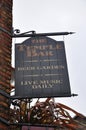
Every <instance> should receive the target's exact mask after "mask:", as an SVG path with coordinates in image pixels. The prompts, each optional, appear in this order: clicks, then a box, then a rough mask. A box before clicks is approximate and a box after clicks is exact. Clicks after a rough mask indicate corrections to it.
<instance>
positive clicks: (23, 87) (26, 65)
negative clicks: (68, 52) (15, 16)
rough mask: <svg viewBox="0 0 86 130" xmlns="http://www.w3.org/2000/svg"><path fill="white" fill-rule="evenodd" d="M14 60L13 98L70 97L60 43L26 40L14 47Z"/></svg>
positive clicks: (63, 51) (33, 38)
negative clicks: (14, 96)
mask: <svg viewBox="0 0 86 130" xmlns="http://www.w3.org/2000/svg"><path fill="white" fill-rule="evenodd" d="M15 60H16V61H15V94H16V96H23V97H24V96H25V97H26V96H27V97H29V98H39V97H69V96H71V91H70V83H69V78H68V71H67V63H66V56H65V48H64V42H63V41H55V40H53V39H51V38H48V37H32V38H29V39H27V40H25V41H24V42H23V43H22V44H16V46H15Z"/></svg>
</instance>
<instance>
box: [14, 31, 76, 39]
mask: <svg viewBox="0 0 86 130" xmlns="http://www.w3.org/2000/svg"><path fill="white" fill-rule="evenodd" d="M74 33H75V32H53V33H32V34H27V33H22V34H13V36H12V37H13V38H20V37H36V36H63V35H69V34H74Z"/></svg>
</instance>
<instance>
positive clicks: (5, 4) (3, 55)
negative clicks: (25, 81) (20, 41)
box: [0, 0, 12, 130]
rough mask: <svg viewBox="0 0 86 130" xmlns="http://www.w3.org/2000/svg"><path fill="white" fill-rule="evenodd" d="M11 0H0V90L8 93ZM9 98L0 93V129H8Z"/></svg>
mask: <svg viewBox="0 0 86 130" xmlns="http://www.w3.org/2000/svg"><path fill="white" fill-rule="evenodd" d="M11 31H12V0H0V92H2V93H3V92H5V93H7V94H10V79H11V43H12V38H11ZM9 106H10V104H9V99H8V98H7V97H5V96H3V95H2V94H0V130H8V126H7V125H6V124H5V123H3V120H2V119H5V120H6V121H8V120H9Z"/></svg>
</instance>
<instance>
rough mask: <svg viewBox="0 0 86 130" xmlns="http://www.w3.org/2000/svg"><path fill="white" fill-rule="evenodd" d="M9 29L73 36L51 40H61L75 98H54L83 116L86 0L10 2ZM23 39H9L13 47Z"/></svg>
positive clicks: (25, 0) (84, 98)
mask: <svg viewBox="0 0 86 130" xmlns="http://www.w3.org/2000/svg"><path fill="white" fill-rule="evenodd" d="M13 27H14V30H15V29H20V32H21V33H23V32H27V31H31V30H35V31H36V33H47V32H65V31H68V32H76V33H75V34H73V35H67V36H65V37H63V36H60V37H58V36H53V37H51V38H53V39H55V40H64V42H65V49H66V57H67V66H68V72H69V79H70V85H71V93H75V94H78V96H77V97H69V98H55V102H57V103H63V104H65V105H67V106H69V107H71V108H73V109H74V110H76V111H78V112H79V113H82V114H84V115H85V116H86V101H85V100H86V57H85V56H86V0H13ZM24 40H25V38H15V39H13V46H12V52H13V54H12V66H13V67H14V66H15V65H14V64H15V63H14V61H15V60H14V55H15V53H14V45H15V44H16V43H21V42H23V41H24Z"/></svg>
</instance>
